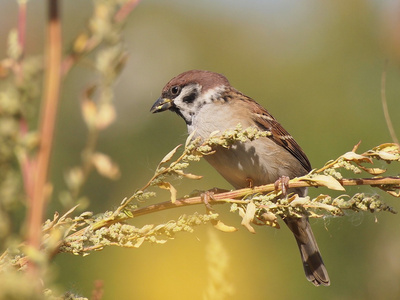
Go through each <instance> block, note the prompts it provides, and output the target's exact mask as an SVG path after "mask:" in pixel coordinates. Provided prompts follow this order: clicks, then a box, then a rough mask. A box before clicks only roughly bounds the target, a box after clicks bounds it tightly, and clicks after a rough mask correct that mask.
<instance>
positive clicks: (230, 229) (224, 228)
mask: <svg viewBox="0 0 400 300" xmlns="http://www.w3.org/2000/svg"><path fill="white" fill-rule="evenodd" d="M213 225H214V227H215V228H216V229H218V230H220V231H223V232H235V231H237V230H238V229H237V228H236V227H233V226H229V225H226V224H224V223H223V222H222V221H220V220H217V222H216V223H215V224H213Z"/></svg>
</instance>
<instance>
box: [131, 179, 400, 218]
mask: <svg viewBox="0 0 400 300" xmlns="http://www.w3.org/2000/svg"><path fill="white" fill-rule="evenodd" d="M338 181H339V182H340V183H341V184H342V185H343V186H356V185H397V186H398V188H400V177H382V178H360V179H341V180H338ZM310 186H315V185H313V184H311V183H309V182H307V181H290V182H289V188H299V187H310ZM274 190H275V184H267V185H261V186H257V187H254V188H245V189H240V190H235V191H230V192H225V193H219V194H214V195H213V197H212V199H210V200H209V204H212V205H214V204H224V203H225V202H229V199H241V198H243V197H245V196H246V195H250V194H257V193H268V192H272V191H274ZM203 203H204V202H203V200H202V199H201V197H200V196H198V197H191V198H183V199H177V200H176V201H175V203H172V202H171V201H165V202H161V203H157V204H153V205H149V206H146V207H142V208H138V209H135V210H133V211H131V214H132V216H133V217H138V216H142V215H147V214H150V213H154V212H158V211H163V210H166V209H171V208H177V207H183V206H189V205H197V204H203Z"/></svg>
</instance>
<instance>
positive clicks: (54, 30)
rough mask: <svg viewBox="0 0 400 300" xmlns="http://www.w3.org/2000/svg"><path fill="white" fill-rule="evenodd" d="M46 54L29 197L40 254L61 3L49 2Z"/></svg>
mask: <svg viewBox="0 0 400 300" xmlns="http://www.w3.org/2000/svg"><path fill="white" fill-rule="evenodd" d="M46 51H47V53H46V54H47V55H46V68H45V80H44V96H43V102H42V107H41V116H40V143H39V150H38V154H37V158H36V166H35V172H33V174H32V175H33V176H34V179H33V182H34V185H33V187H32V189H33V192H32V193H28V194H31V195H33V196H32V197H31V198H29V199H28V201H29V203H28V222H27V223H28V224H27V227H28V238H27V241H28V245H29V246H30V247H32V248H33V249H35V250H36V251H39V249H40V243H41V235H42V223H43V215H44V211H45V207H46V200H47V199H48V198H49V196H50V193H51V186H50V185H49V184H48V182H47V176H48V170H49V162H50V154H51V149H52V144H53V133H54V127H55V120H56V113H57V104H58V98H59V91H60V70H61V22H60V18H59V3H58V0H48V23H47V43H46ZM31 265H33V264H31ZM33 268H35V267H33Z"/></svg>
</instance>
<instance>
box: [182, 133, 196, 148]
mask: <svg viewBox="0 0 400 300" xmlns="http://www.w3.org/2000/svg"><path fill="white" fill-rule="evenodd" d="M195 132H196V130H193V131H192V133H191V134H189V136H188V137H187V139H186V142H185V148H187V146H188V145H189V144H190V142H191V141H192V138H193V136H194V134H195Z"/></svg>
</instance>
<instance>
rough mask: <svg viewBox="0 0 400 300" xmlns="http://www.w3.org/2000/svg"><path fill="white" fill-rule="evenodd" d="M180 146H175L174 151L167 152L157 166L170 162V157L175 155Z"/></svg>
mask: <svg viewBox="0 0 400 300" xmlns="http://www.w3.org/2000/svg"><path fill="white" fill-rule="evenodd" d="M180 146H182V145H178V146H176V147H175V148H174V149H172V150H171V151H170V152H168V154H167V155H165V156H164V158H163V159H162V160H161V161H160V163H159V164H158V166H160V165H162V164H164V163H166V162H168V161H170V160H171V158H172V156H174V154H175V153H176V151H177V150H178V148H179V147H180Z"/></svg>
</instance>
